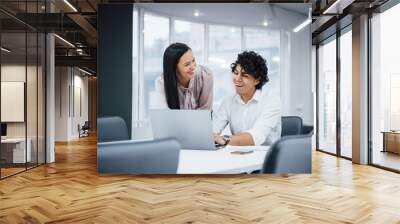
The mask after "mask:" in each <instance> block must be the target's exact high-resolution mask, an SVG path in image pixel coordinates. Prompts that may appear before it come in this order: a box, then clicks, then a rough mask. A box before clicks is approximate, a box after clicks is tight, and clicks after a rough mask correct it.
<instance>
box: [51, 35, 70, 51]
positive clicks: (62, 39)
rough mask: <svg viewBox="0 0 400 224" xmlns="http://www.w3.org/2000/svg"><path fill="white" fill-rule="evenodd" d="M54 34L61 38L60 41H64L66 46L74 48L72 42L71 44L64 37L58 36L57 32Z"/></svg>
mask: <svg viewBox="0 0 400 224" xmlns="http://www.w3.org/2000/svg"><path fill="white" fill-rule="evenodd" d="M54 36H55V37H57V38H58V39H59V40H61V41H62V42H64V43H65V44H67V45H68V46H70V47H73V48H75V45H73V44H72V43H71V42H69V41H68V40H66V39H64V38H62V37H60V36H59V35H57V34H54Z"/></svg>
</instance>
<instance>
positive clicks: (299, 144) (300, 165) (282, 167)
mask: <svg viewBox="0 0 400 224" xmlns="http://www.w3.org/2000/svg"><path fill="white" fill-rule="evenodd" d="M261 173H311V134H308V135H297V136H288V137H283V138H281V139H280V140H278V141H277V142H275V143H274V144H273V145H272V146H271V150H270V152H269V153H268V154H267V156H266V158H265V161H264V166H263V169H262V171H261Z"/></svg>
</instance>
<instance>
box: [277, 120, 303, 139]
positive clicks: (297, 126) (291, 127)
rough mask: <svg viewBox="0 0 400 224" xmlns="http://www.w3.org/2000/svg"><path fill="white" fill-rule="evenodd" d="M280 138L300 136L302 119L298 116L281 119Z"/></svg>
mask: <svg viewBox="0 0 400 224" xmlns="http://www.w3.org/2000/svg"><path fill="white" fill-rule="evenodd" d="M281 119H282V132H281V137H283V136H288V135H300V134H301V132H302V127H303V119H301V117H298V116H285V117H282V118H281Z"/></svg>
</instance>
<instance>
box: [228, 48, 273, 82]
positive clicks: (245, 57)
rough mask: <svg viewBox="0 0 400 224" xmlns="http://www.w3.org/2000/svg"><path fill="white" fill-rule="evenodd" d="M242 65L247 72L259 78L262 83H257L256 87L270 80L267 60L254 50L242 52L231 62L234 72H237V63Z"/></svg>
mask: <svg viewBox="0 0 400 224" xmlns="http://www.w3.org/2000/svg"><path fill="white" fill-rule="evenodd" d="M238 64H239V65H240V66H241V67H242V69H243V70H244V72H245V73H247V74H249V75H251V76H253V77H254V78H255V79H258V80H259V81H260V83H258V84H257V85H256V89H261V87H262V86H263V85H264V84H265V83H267V82H268V81H269V78H268V67H267V61H266V60H265V59H264V58H263V57H261V56H260V55H259V54H257V53H256V52H254V51H244V52H242V53H240V54H239V55H238V57H237V60H236V61H235V62H234V63H232V64H231V69H232V72H235V68H236V65H238Z"/></svg>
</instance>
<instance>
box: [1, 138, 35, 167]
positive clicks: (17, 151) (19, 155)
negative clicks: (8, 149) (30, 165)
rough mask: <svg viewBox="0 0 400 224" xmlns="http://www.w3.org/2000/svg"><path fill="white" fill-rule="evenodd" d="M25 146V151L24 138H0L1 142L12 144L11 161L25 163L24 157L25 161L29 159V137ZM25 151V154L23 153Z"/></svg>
mask: <svg viewBox="0 0 400 224" xmlns="http://www.w3.org/2000/svg"><path fill="white" fill-rule="evenodd" d="M27 142H28V144H27V146H28V147H26V151H25V138H6V139H1V144H4V145H13V146H14V147H13V148H12V150H13V160H12V162H13V163H25V159H27V162H30V161H31V144H32V141H31V139H30V138H27ZM25 152H26V154H27V155H26V154H25Z"/></svg>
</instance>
